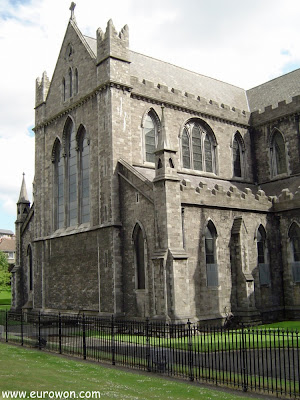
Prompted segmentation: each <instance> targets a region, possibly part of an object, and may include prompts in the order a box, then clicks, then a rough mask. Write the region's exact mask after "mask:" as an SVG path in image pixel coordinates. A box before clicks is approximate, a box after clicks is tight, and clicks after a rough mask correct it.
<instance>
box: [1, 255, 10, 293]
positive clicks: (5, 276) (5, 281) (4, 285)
mask: <svg viewBox="0 0 300 400" xmlns="http://www.w3.org/2000/svg"><path fill="white" fill-rule="evenodd" d="M9 282H10V273H9V272H8V261H7V257H6V255H5V254H4V253H3V252H2V251H0V292H2V291H4V290H7V289H9Z"/></svg>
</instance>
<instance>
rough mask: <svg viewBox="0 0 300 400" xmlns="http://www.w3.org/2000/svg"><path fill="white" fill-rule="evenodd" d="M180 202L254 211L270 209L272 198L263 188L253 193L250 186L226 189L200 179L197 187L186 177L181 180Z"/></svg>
mask: <svg viewBox="0 0 300 400" xmlns="http://www.w3.org/2000/svg"><path fill="white" fill-rule="evenodd" d="M181 202H182V203H185V204H194V205H201V206H213V207H217V208H219V207H220V208H230V209H240V210H241V209H242V210H254V211H265V212H267V211H270V210H271V209H272V207H273V198H272V197H268V196H267V195H266V194H265V192H264V191H263V190H258V191H257V192H256V193H253V192H252V190H251V189H250V188H245V189H244V190H243V191H241V190H239V189H238V188H237V187H236V186H233V185H231V186H229V189H226V188H225V187H224V186H223V185H220V184H216V185H214V187H211V188H210V187H208V185H207V183H205V182H202V181H200V182H199V185H198V186H197V187H194V186H192V185H191V182H190V181H189V180H187V179H184V180H182V182H181Z"/></svg>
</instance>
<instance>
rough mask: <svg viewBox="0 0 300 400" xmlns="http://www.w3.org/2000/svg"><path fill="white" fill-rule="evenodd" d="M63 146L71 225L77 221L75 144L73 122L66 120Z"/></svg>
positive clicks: (68, 219) (68, 223) (69, 223)
mask: <svg viewBox="0 0 300 400" xmlns="http://www.w3.org/2000/svg"><path fill="white" fill-rule="evenodd" d="M65 146H66V171H67V173H66V175H67V188H68V201H67V209H68V218H67V226H73V225H76V224H77V221H78V215H77V212H78V207H77V146H76V138H75V132H74V124H73V122H72V121H71V120H69V121H68V123H67V126H66V129H65Z"/></svg>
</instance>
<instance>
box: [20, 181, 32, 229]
mask: <svg viewBox="0 0 300 400" xmlns="http://www.w3.org/2000/svg"><path fill="white" fill-rule="evenodd" d="M29 210H30V201H29V199H28V194H27V189H26V183H25V174H24V173H23V180H22V186H21V190H20V196H19V200H18V202H17V222H23V221H24V219H25V218H26V217H27V215H28V213H29Z"/></svg>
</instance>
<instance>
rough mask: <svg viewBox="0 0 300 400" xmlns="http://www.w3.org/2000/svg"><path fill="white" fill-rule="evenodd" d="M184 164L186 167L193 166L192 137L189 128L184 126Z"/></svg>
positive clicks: (182, 141) (182, 140)
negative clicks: (191, 155) (191, 154)
mask: <svg viewBox="0 0 300 400" xmlns="http://www.w3.org/2000/svg"><path fill="white" fill-rule="evenodd" d="M181 143H182V164H183V167H184V168H191V157H190V138H189V134H188V130H187V129H186V128H184V130H183V134H182V139H181Z"/></svg>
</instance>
